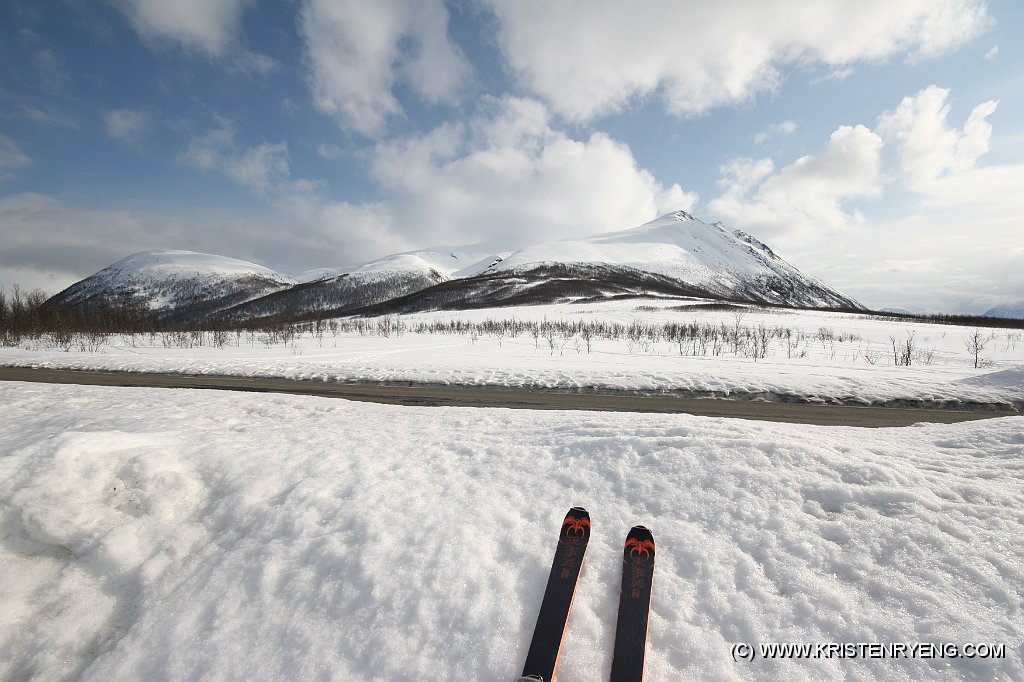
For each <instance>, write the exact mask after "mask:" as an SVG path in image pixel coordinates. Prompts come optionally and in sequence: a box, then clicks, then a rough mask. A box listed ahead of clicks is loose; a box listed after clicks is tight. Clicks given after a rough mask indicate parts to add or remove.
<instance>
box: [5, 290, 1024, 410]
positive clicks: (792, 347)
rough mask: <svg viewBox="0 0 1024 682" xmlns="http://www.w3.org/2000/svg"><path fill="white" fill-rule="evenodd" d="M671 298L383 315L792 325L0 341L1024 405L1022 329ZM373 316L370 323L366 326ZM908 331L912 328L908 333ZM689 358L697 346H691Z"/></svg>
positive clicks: (285, 369) (724, 392) (373, 372)
mask: <svg viewBox="0 0 1024 682" xmlns="http://www.w3.org/2000/svg"><path fill="white" fill-rule="evenodd" d="M680 307H681V302H680V301H678V300H674V301H657V300H646V301H626V302H614V303H605V304H586V305H582V304H581V305H548V306H532V307H521V308H502V309H491V310H478V311H458V312H446V313H428V314H420V315H414V316H408V317H403V318H397V317H396V318H393V319H392V320H391V322H393V323H398V322H401V323H402V324H404V325H405V326H406V327H408V328H410V329H413V328H415V327H416V325H418V324H421V323H422V324H438V323H444V322H453V321H463V322H475V323H483V322H485V321H488V320H490V321H492V322H498V321H502V320H513V319H514V320H518V321H535V322H542V321H548V322H566V323H597V322H608V323H618V324H621V325H632V324H634V323H637V324H639V325H641V326H644V325H646V326H647V327H649V328H657V327H660V326H662V325H663V324H665V323H666V322H669V323H674V324H680V325H685V324H698V325H704V326H706V327H715V328H719V329H724V330H725V332H731V331H733V330H734V329H737V328H740V329H743V330H749V331H752V332H754V331H757V330H758V329H761V328H763V329H765V330H768V331H771V330H775V329H788V330H790V332H791V334H790V336H789V338H788V339H787V338H783V337H781V336H775V337H773V338H772V339H771V340H770V345H769V347H768V349H767V353H766V354H765V356H764V357H760V358H758V359H755V358H754V357H752V356H751V354H750V353H749V352H745V351H742V350H741V351H739V352H737V351H735V350H734V349H733V347H732V345H731V344H730V343H723V346H722V348H720V349H719V354H717V355H716V354H715V351H714V349H713V348H712V347H710V345H709V347H706V348H704V349H703V351H701V350H700V349H696V350H695V348H694V347H693V345H692V344H690V343H686V344H684V345H683V347H682V348H681V347H680V346H679V344H678V343H674V342H672V341H670V340H666V339H660V340H654V341H650V340H649V339H646V338H645V339H638V340H630V339H628V338H625V337H624V336H623V337H621V338H618V339H610V338H600V337H595V338H593V339H591V347H590V351H589V352H588V350H587V345H586V340H585V339H584V338H583V337H582V336H580V335H579V334H577V335H573V336H570V337H566V336H564V335H556V336H554V337H553V338H551V339H545V338H543V336H541V337H538V338H533V337H532V336H531V335H529V334H527V333H521V334H519V335H518V336H516V337H514V338H513V337H511V336H510V335H507V334H506V335H504V336H501V337H499V336H497V335H494V334H486V333H479V334H472V333H470V332H468V331H467V332H465V333H462V334H439V333H430V334H428V333H422V334H418V333H414V332H412V331H406V332H405V333H401V334H398V333H392V334H391V335H390V336H387V337H385V336H381V335H379V334H377V333H375V332H370V333H367V334H359V333H356V332H339V333H337V334H333V333H331V332H330V331H329V330H326V331H324V332H323V334H322V335H316V334H311V333H307V334H305V335H302V336H300V337H297V338H295V339H288V340H282V339H280V338H278V339H271V338H270V337H268V336H267V335H263V334H243V335H239V336H236V335H234V334H230V335H225V337H224V338H223V339H222V341H223V343H222V344H221V345H215V344H214V343H213V341H212V339H211V336H210V335H205V336H204V337H203V340H202V344H203V345H200V346H194V345H191V342H190V341H189V340H188V339H187V338H185V337H182V339H180V344H184V345H180V344H179V342H178V341H174V340H171V339H168V337H166V336H163V337H161V336H156V337H149V336H140V337H134V338H131V339H127V338H123V337H118V336H114V337H110V338H109V339H107V340H106V342H105V343H104V345H102V346H99V347H95V348H93V349H91V350H85V351H83V350H81V348H80V346H77V345H75V344H73V345H72V346H71V347H70V349H69V350H68V351H67V352H65V351H64V350H63V349H60V348H55V347H53V346H52V345H50V344H48V343H47V342H46V341H45V340H44V341H37V342H31V341H26V342H24V343H23V344H22V345H21V346H20V347H16V348H0V365H18V366H39V367H65V368H75V369H100V370H127V371H135V372H181V373H189V374H221V375H242V376H273V377H286V378H293V379H312V380H316V381H393V382H421V383H438V384H466V385H490V386H516V387H520V386H526V387H542V388H552V389H563V390H574V389H584V388H586V389H590V388H594V389H601V390H612V391H614V390H624V391H649V392H678V393H683V394H689V395H696V396H706V395H714V396H719V397H730V398H753V399H763V400H777V399H790V400H792V399H800V400H808V401H814V402H835V401H842V402H846V403H852V404H879V403H886V402H891V401H896V402H899V401H908V402H910V403H920V404H923V405H926V406H927V405H929V404H934V403H944V404H948V405H954V406H955V405H957V404H958V403H959V404H971V403H984V404H989V405H997V406H1003V407H1004V408H1005V407H1009V406H1016V410H1017V411H1020V410H1021V409H1024V333H1022V332H1021V331H1020V330H998V331H993V330H982V335H983V336H984V337H985V338H986V339H988V337H989V335H991V336H992V338H991V339H988V341H987V344H986V345H985V349H984V351H982V352H981V354H980V360H981V361H982V362H981V364H982V366H981V367H979V368H975V367H974V360H975V359H974V357H973V356H972V355H971V354H969V353H968V352H967V350H966V346H965V344H964V341H965V340H966V339H967V338H968V337H969V336H970V335H971V334H972V333H973V332H974V331H975V330H973V329H969V328H965V327H957V326H946V325H933V324H910V323H905V322H894V321H891V320H876V319H870V318H868V317H866V316H863V315H848V314H839V313H826V312H815V311H773V310H767V311H766V310H760V311H758V310H757V309H753V308H751V309H749V310H747V311H746V312H742V313H740V314H739V316H738V317H737V312H736V311H732V310H709V309H707V308H705V307H701V306H699V305H691V306H685V305H683V306H682V309H680ZM371 324H376V322H371ZM911 335H912V336H911ZM911 338H912V344H913V347H914V352H913V358H912V361H911V365H910V366H903V365H896V364H895V363H894V358H893V342H894V341H895V343H896V344H897V346H898V347H902V348H905V347H906V343H907V341H908V340H909V339H911ZM695 353H696V354H695Z"/></svg>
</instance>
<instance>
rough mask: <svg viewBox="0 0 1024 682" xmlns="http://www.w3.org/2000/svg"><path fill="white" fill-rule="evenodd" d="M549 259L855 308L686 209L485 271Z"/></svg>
mask: <svg viewBox="0 0 1024 682" xmlns="http://www.w3.org/2000/svg"><path fill="white" fill-rule="evenodd" d="M555 263H558V264H562V265H570V266H571V265H585V266H604V267H607V268H609V269H612V270H615V269H628V270H635V271H641V272H646V273H652V274H655V275H661V276H663V277H667V278H669V279H671V280H674V281H677V282H682V283H685V284H686V285H687V286H689V287H693V288H696V289H699V290H701V291H703V292H707V293H708V294H710V295H712V296H713V297H716V298H725V299H738V300H747V301H755V302H759V303H770V304H778V305H788V306H793V307H799V308H845V307H850V308H858V307H860V304H858V303H857V302H856V301H854V300H853V299H851V298H849V297H847V296H844V295H843V294H841V293H839V292H838V291H836V290H835V289H832V288H831V287H829V286H828V285H826V284H824V283H823V282H821V281H820V280H818V279H816V278H814V277H810V276H808V275H805V274H804V273H802V272H800V271H799V270H797V268H795V267H794V266H793V265H791V264H789V263H787V262H786V261H784V260H782V259H781V258H779V257H778V256H777V255H776V254H775V253H774V252H773V251H772V250H771V249H770V248H768V246H766V245H765V244H763V243H762V242H760V241H758V240H757V239H755V238H754V237H752V236H750V235H748V234H746V233H745V232H742V231H741V230H736V229H731V228H728V227H726V226H724V225H722V224H721V223H713V224H710V225H709V224H707V223H704V222H702V221H700V220H698V219H696V218H694V217H693V216H692V215H690V214H689V213H686V212H685V211H676V212H675V213H670V214H668V215H664V216H662V217H660V218H657V219H655V220H652V221H651V222H649V223H646V224H644V225H641V226H640V227H635V228H632V229H628V230H621V231H618V232H610V233H606V234H600V235H597V236H593V237H588V238H585V239H573V240H566V241H560V242H553V243H548V244H539V245H536V246H531V247H527V248H525V249H521V250H519V251H516V252H515V253H513V254H511V255H510V256H508V257H507V258H504V259H502V260H501V261H500V262H498V263H495V264H494V265H492V266H490V267H489V268H487V270H486V272H524V271H529V270H531V269H535V268H538V267H543V266H548V265H551V264H555Z"/></svg>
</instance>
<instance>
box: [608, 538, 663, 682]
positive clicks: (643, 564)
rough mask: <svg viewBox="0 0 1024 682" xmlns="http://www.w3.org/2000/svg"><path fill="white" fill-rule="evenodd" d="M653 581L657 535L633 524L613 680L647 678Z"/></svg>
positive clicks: (624, 564)
mask: <svg viewBox="0 0 1024 682" xmlns="http://www.w3.org/2000/svg"><path fill="white" fill-rule="evenodd" d="M653 582H654V535H652V534H651V531H649V530H648V529H647V528H644V527H643V526H634V527H633V528H632V529H631V530H630V531H629V534H628V535H627V536H626V544H625V546H624V547H623V550H622V590H621V591H620V592H619V618H618V621H617V623H616V625H615V649H614V653H613V654H612V675H611V682H640V680H643V678H644V656H645V655H646V652H647V621H648V618H649V616H650V613H651V586H652V584H653Z"/></svg>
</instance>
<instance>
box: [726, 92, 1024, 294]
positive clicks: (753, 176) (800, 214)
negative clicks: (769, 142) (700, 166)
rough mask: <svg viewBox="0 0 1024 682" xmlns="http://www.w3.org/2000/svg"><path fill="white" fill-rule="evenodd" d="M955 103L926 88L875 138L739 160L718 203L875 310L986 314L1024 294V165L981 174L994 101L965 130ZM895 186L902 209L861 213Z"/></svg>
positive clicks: (836, 137) (848, 138)
mask: <svg viewBox="0 0 1024 682" xmlns="http://www.w3.org/2000/svg"><path fill="white" fill-rule="evenodd" d="M948 96H949V92H948V91H947V90H943V89H941V88H937V87H934V86H933V87H929V88H926V89H924V90H922V91H921V92H919V93H917V94H916V95H914V96H912V97H906V98H904V99H903V101H902V102H901V103H900V105H899V107H897V108H896V109H895V110H893V111H888V112H885V113H883V114H882V115H881V116H880V117H879V124H878V133H875V132H872V131H870V130H868V129H867V128H866V127H864V126H856V127H853V128H849V127H843V128H840V129H839V130H837V131H836V132H835V133H833V135H832V138H831V139H830V141H829V143H828V145H827V146H826V148H825V151H824V152H822V153H821V154H818V155H814V156H808V157H804V158H802V159H799V160H798V161H796V162H795V163H793V164H792V165H790V166H787V167H786V168H783V169H782V170H776V169H775V167H774V164H773V163H772V162H771V160H769V159H761V160H758V161H755V160H751V159H739V160H735V161H733V162H731V163H729V164H727V165H726V166H723V168H722V170H721V175H722V180H721V183H720V184H721V186H722V188H723V194H722V195H721V196H719V197H717V198H715V199H714V200H712V201H711V202H710V207H711V208H712V210H714V211H715V212H717V213H718V214H720V215H722V216H723V217H725V218H727V219H728V220H730V221H733V222H735V223H736V224H737V225H739V226H742V227H743V228H744V229H749V230H750V231H751V232H753V233H754V234H756V235H759V236H760V235H761V234H762V233H763V234H764V235H765V236H766V239H767V240H768V241H769V242H770V243H771V244H773V245H775V244H776V243H777V242H778V243H780V245H781V247H782V248H780V251H781V252H782V253H783V254H785V255H786V257H787V258H790V259H791V260H793V262H795V263H796V264H797V265H798V266H800V267H804V268H805V269H807V270H808V271H810V272H812V273H813V274H816V275H818V276H820V277H823V278H824V279H825V280H826V281H828V282H829V283H831V284H834V285H836V286H837V287H838V288H839V289H841V290H842V291H844V292H845V293H848V294H850V295H852V296H854V297H855V298H858V299H859V300H861V301H862V302H864V303H866V304H867V305H869V306H874V307H882V306H892V305H896V306H902V307H907V308H910V309H913V310H922V311H943V312H983V311H985V310H987V309H989V308H991V307H992V306H994V305H996V304H997V303H1001V302H1005V301H1008V300H1016V299H1020V298H1022V297H1024V270H1022V269H1021V267H1020V262H1021V258H1022V256H1024V249H1022V248H1021V247H1019V246H1017V244H1019V243H1020V224H1021V222H1020V221H1021V218H1022V217H1024V193H1022V192H1021V191H1020V188H1021V187H1024V165H1019V164H1018V165H1001V166H988V167H978V161H979V159H980V158H981V156H982V155H983V154H984V153H985V152H986V151H988V148H989V144H990V141H991V133H992V130H991V125H990V124H989V122H988V120H987V119H988V117H989V116H990V115H991V114H992V113H993V112H994V111H995V108H996V102H994V101H987V102H983V103H981V104H979V105H977V106H975V107H974V108H973V109H972V111H971V113H970V115H969V116H968V117H967V120H966V122H965V124H964V125H963V127H962V128H959V129H958V128H954V127H952V126H950V125H949V124H948V122H947V119H948V115H949V109H950V108H949V105H948V102H947V100H948ZM883 139H884V143H883ZM883 144H884V145H886V146H889V147H891V148H893V149H894V151H895V152H896V153H895V155H894V160H895V162H896V164H895V165H896V169H895V172H885V169H884V168H883V167H882V161H883V155H882V151H883ZM886 188H888V189H889V190H890V191H892V192H893V193H894V194H897V195H898V196H900V197H901V198H902V201H901V202H900V203H902V204H903V206H904V211H903V214H902V215H899V216H896V217H885V218H880V219H878V218H876V219H873V220H871V219H867V218H864V217H863V216H861V214H860V212H859V210H858V208H859V204H858V202H859V201H860V200H863V199H867V198H872V197H875V196H877V195H879V194H880V193H881V192H882V191H883V189H886ZM905 190H910V193H907V192H906V191H905ZM890 212H891V209H890Z"/></svg>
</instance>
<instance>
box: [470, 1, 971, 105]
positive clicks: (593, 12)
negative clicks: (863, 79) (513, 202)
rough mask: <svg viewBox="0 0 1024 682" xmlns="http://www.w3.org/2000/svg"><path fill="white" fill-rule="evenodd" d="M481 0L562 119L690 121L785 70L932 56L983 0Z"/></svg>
mask: <svg viewBox="0 0 1024 682" xmlns="http://www.w3.org/2000/svg"><path fill="white" fill-rule="evenodd" d="M484 2H486V4H488V5H489V6H490V7H491V9H492V10H493V12H494V13H495V15H496V16H497V18H498V42H499V45H500V48H501V50H502V53H503V54H504V56H505V59H506V60H507V62H508V64H509V65H510V67H511V68H512V71H513V72H514V74H515V75H516V77H517V78H518V80H519V82H520V84H521V85H522V86H523V87H524V88H526V89H527V90H528V91H529V92H531V93H534V94H535V95H537V96H539V97H541V98H542V99H543V100H544V101H545V102H547V103H548V104H549V105H550V106H551V107H552V109H553V110H554V111H556V112H557V113H559V114H561V115H563V116H565V117H567V118H569V119H572V120H588V119H592V118H594V117H596V116H600V115H602V114H606V113H609V112H614V111H616V110H620V109H622V108H623V107H625V106H627V105H628V104H629V103H630V102H631V101H633V100H634V98H637V97H645V96H650V95H655V94H656V95H658V96H660V97H661V98H662V99H663V100H664V103H665V106H666V108H667V109H668V110H669V111H670V112H673V113H676V114H698V113H701V112H704V111H707V110H709V109H712V108H714V107H718V106H722V105H729V104H735V103H738V102H743V101H746V100H749V99H750V98H752V97H754V96H756V95H757V94H758V93H762V92H770V91H772V90H774V89H776V88H777V87H778V86H779V84H780V83H781V81H782V69H783V68H784V67H787V66H796V67H803V68H807V67H809V68H818V69H825V70H826V71H829V72H832V73H837V72H844V71H845V72H848V71H849V69H850V68H851V67H853V66H855V65H858V64H861V63H865V62H878V61H883V60H887V59H891V58H893V57H897V56H899V55H907V56H908V57H909V58H911V59H922V58H927V57H932V56H935V55H938V54H941V53H944V52H946V51H949V50H951V49H954V48H956V47H958V46H960V45H962V44H964V43H965V42H966V41H968V40H970V39H972V38H973V37H975V36H977V35H978V34H979V33H980V32H981V30H982V29H984V28H985V27H986V26H988V25H989V23H990V22H989V19H988V17H987V14H986V11H985V5H984V2H982V0H903V1H901V2H897V3H893V2H891V1H890V0H863V1H861V2H856V3H851V2H848V1H847V0H831V1H829V2H813V3H809V2H805V1H804V0H747V1H745V2H728V3H706V2H678V1H677V0H651V1H649V2H645V3H641V4H639V5H637V4H636V3H623V2H590V1H583V0H578V1H576V2H571V1H567V2H557V3H552V2H548V1H546V0H521V1H519V2H505V1H503V0H484Z"/></svg>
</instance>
